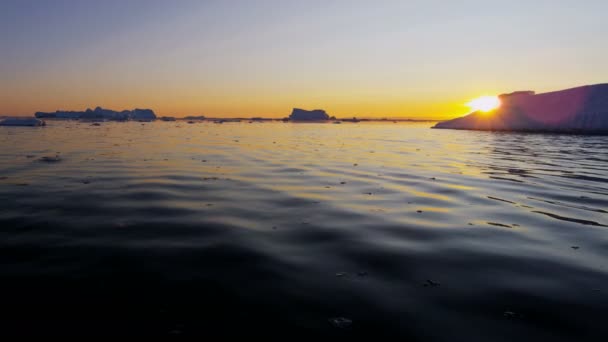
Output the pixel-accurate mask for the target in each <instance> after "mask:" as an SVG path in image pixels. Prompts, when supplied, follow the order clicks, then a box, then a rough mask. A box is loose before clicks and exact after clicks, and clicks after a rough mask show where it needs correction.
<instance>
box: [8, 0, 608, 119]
mask: <svg viewBox="0 0 608 342" xmlns="http://www.w3.org/2000/svg"><path fill="white" fill-rule="evenodd" d="M606 13H608V1H605V0H598V1H595V0H586V1H581V0H579V1H563V0H552V1H548V0H547V1H543V0H536V1H535V0H527V1H518V0H510V1H505V0H501V1H481V0H468V1H467V0H461V1H448V0H442V1H435V0H424V1H416V0H412V1H405V0H403V1H388V0H386V1H383V0H378V1H357V0H347V1H342V0H340V1H338V0H336V1H332V0H323V1H317V0H308V1H291V0H282V1H269V0H268V1H263V0H259V1H254V0H242V1H239V0H218V1H204V0H166V1H161V0H104V1H99V0H1V1H0V114H3V115H32V114H33V113H34V112H36V111H55V110H58V109H62V110H84V109H86V108H87V107H91V108H94V107H96V106H102V107H104V108H110V109H115V110H123V109H132V108H136V107H137V108H151V109H153V110H154V111H155V112H156V113H157V114H158V115H171V116H178V117H179V116H186V115H206V116H210V117H251V116H264V117H285V116H288V115H289V113H290V112H291V109H292V108H293V107H298V108H306V109H315V108H321V109H325V110H326V111H327V112H328V113H329V114H330V115H335V116H337V117H352V116H356V117H370V118H374V117H378V118H380V117H390V118H394V117H404V118H418V119H447V118H452V117H457V116H461V115H463V114H466V113H467V112H468V111H469V110H468V108H467V107H466V106H465V105H464V104H465V103H467V102H469V101H470V100H471V99H473V98H476V97H479V96H482V95H497V94H500V93H505V92H511V91H515V90H528V89H529V90H536V91H537V92H543V91H551V90H558V89H563V88H570V87H575V86H579V85H585V84H596V83H606V82H608V62H607V61H608V44H606V37H608V20H606Z"/></svg>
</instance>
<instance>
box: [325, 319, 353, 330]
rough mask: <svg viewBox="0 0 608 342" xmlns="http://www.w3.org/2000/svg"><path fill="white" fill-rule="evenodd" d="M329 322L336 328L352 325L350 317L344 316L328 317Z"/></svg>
mask: <svg viewBox="0 0 608 342" xmlns="http://www.w3.org/2000/svg"><path fill="white" fill-rule="evenodd" d="M329 323H330V324H331V325H333V326H334V328H338V329H346V328H350V326H351V325H353V321H352V319H349V318H346V317H333V318H330V319H329Z"/></svg>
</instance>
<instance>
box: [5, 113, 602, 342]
mask: <svg viewBox="0 0 608 342" xmlns="http://www.w3.org/2000/svg"><path fill="white" fill-rule="evenodd" d="M48 124H49V125H48V126H47V127H41V128H20V127H0V147H1V149H0V203H1V206H0V227H1V228H0V294H1V296H2V301H1V303H0V315H1V317H0V318H1V320H0V334H2V335H11V334H19V335H31V334H67V335H70V334H74V335H93V336H100V335H120V336H132V335H139V336H148V335H178V336H181V335H183V336H190V335H193V336H202V337H210V336H214V335H218V334H221V335H223V336H236V335H245V336H248V337H253V336H267V337H275V338H281V339H293V338H303V337H309V338H312V337H332V338H334V337H338V338H339V337H347V338H357V339H359V338H360V339H363V338H366V339H367V338H382V337H400V338H402V339H403V340H409V341H416V340H421V341H422V340H423V341H448V340H449V341H512V340H513V339H515V338H516V339H519V340H522V339H523V340H536V341H538V340H552V341H560V340H563V341H572V340H579V341H580V340H591V339H593V338H594V337H601V336H608V327H607V326H606V324H605V322H604V321H605V317H606V316H607V315H608V154H607V153H606V152H607V151H608V137H601V136H589V137H584V136H574V135H543V134H516V133H491V132H473V131H452V130H434V129H429V127H430V126H431V124H428V123H423V124H404V123H358V124H347V123H344V124H342V125H333V124H291V123H279V122H277V123H247V122H242V123H225V124H214V123H195V124H187V123H185V122H154V123H138V122H129V123H101V124H100V125H99V126H93V125H91V124H90V123H82V122H71V121H50V122H49V123H48Z"/></svg>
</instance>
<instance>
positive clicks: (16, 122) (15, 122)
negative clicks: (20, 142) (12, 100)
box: [0, 118, 46, 127]
mask: <svg viewBox="0 0 608 342" xmlns="http://www.w3.org/2000/svg"><path fill="white" fill-rule="evenodd" d="M44 125H46V123H45V122H44V121H42V120H40V119H36V118H8V119H4V120H1V121H0V126H29V127H37V126H44Z"/></svg>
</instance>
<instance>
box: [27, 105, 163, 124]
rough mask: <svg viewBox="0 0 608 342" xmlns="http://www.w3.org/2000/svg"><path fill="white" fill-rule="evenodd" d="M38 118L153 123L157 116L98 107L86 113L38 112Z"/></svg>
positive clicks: (135, 110)
mask: <svg viewBox="0 0 608 342" xmlns="http://www.w3.org/2000/svg"><path fill="white" fill-rule="evenodd" d="M35 115H36V117H37V118H53V119H88V120H100V119H101V120H114V121H128V120H139V121H152V120H155V119H156V114H154V111H152V110H151V109H138V108H136V109H134V110H123V111H122V112H117V111H114V110H111V109H104V108H101V107H97V108H95V109H94V110H93V109H90V108H89V109H87V110H85V111H84V112H78V111H62V110H58V111H56V112H51V113H45V112H36V114H35Z"/></svg>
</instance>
